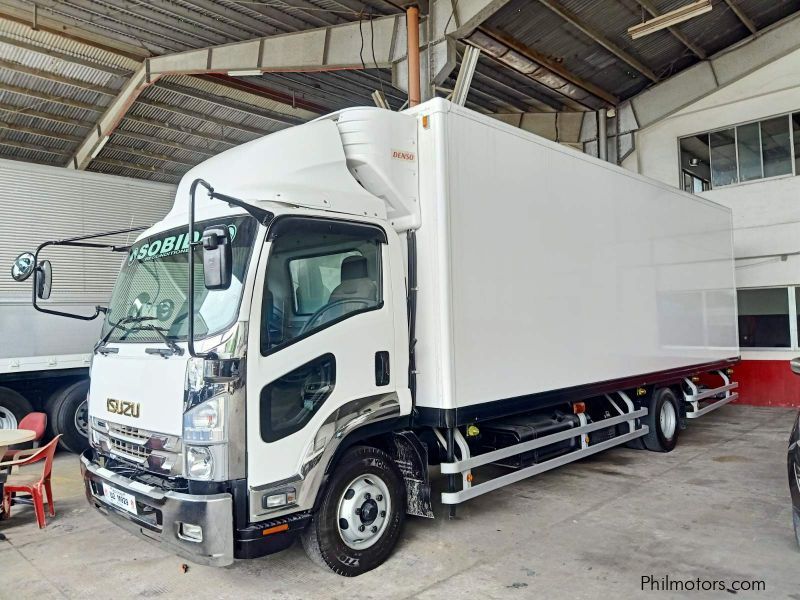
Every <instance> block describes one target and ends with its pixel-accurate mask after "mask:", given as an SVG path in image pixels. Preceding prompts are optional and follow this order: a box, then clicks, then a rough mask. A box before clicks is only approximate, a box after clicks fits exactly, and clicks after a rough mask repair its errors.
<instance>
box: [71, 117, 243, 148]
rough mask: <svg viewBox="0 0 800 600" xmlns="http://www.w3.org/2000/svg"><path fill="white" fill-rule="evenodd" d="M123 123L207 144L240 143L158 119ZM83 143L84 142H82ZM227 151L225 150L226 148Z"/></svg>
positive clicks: (131, 118)
mask: <svg viewBox="0 0 800 600" xmlns="http://www.w3.org/2000/svg"><path fill="white" fill-rule="evenodd" d="M124 120H125V121H129V122H131V123H139V124H140V125H149V126H150V127H158V128H159V129H164V130H166V131H172V132H173V133H180V134H183V135H191V136H193V137H196V138H199V139H201V140H205V141H207V142H211V143H214V144H225V145H226V146H228V147H231V146H238V145H239V144H241V143H242V142H241V141H240V140H234V139H229V138H226V137H223V136H216V135H211V134H208V133H201V132H199V131H197V130H196V129H191V128H189V127H179V126H177V125H174V124H172V123H167V122H166V121H159V120H158V119H149V118H147V117H139V116H136V115H125V117H124ZM84 142H85V140H84ZM226 150H227V148H226ZM219 152H221V150H220V151H217V152H216V154H219Z"/></svg>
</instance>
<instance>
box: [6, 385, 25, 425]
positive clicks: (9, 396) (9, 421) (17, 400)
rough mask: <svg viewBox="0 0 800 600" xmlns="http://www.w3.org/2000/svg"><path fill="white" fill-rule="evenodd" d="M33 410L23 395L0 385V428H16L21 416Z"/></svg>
mask: <svg viewBox="0 0 800 600" xmlns="http://www.w3.org/2000/svg"><path fill="white" fill-rule="evenodd" d="M31 411H33V406H31V403H30V402H28V401H27V400H26V399H25V396H23V395H22V394H19V393H17V392H15V391H14V390H11V389H9V388H4V387H0V429H17V427H18V426H19V422H20V421H21V420H22V417H24V416H25V415H27V414H28V413H29V412H31Z"/></svg>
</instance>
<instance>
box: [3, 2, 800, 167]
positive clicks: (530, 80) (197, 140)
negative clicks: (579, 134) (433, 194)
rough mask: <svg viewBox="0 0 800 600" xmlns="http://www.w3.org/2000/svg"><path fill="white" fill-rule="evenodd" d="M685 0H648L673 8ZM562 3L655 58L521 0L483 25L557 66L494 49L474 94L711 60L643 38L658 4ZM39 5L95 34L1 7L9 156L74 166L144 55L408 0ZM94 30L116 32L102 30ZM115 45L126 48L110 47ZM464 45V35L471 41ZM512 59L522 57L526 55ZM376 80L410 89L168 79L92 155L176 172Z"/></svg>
mask: <svg viewBox="0 0 800 600" xmlns="http://www.w3.org/2000/svg"><path fill="white" fill-rule="evenodd" d="M687 1H688V0H650V2H651V3H652V4H653V5H654V6H655V8H656V10H657V11H659V12H660V13H664V12H667V11H669V10H672V9H674V8H676V7H678V6H682V5H684V4H685V3H686V2H687ZM548 2H556V3H557V4H558V5H560V6H561V7H563V8H564V9H565V10H567V11H570V12H571V13H574V15H575V18H576V19H579V20H580V21H581V22H582V23H584V24H585V25H586V26H588V27H589V28H591V29H594V30H596V31H597V32H598V33H599V35H600V36H602V37H603V38H605V39H606V40H608V42H609V43H610V44H613V45H615V46H617V47H618V48H619V49H620V50H621V51H622V52H624V53H627V54H629V55H630V56H632V57H633V59H634V61H638V62H640V63H641V65H643V67H641V68H637V67H635V66H631V65H630V64H628V63H627V62H626V61H625V60H623V59H622V58H621V57H620V56H617V55H615V53H614V52H612V51H610V50H609V49H608V48H607V47H604V45H603V44H601V43H598V40H597V39H593V37H592V36H591V35H587V33H586V32H584V31H581V30H580V28H578V27H576V26H575V25H574V24H571V23H569V22H568V20H566V19H565V18H564V17H563V16H562V15H559V14H557V13H556V12H555V11H554V10H552V9H551V8H548V7H547V6H546V5H545V4H546V2H545V1H544V0H511V1H510V2H509V3H508V4H507V5H506V6H505V7H504V8H502V9H501V10H500V11H498V12H497V13H496V14H495V15H494V16H492V17H491V18H490V19H488V20H487V22H486V23H485V24H484V27H482V28H481V31H483V32H486V33H487V34H489V35H492V36H495V37H494V38H493V39H494V41H495V42H497V40H498V39H499V38H498V37H497V36H498V35H499V36H500V37H501V38H502V39H503V40H504V41H503V42H502V43H508V41H509V40H510V41H511V42H513V44H515V45H516V47H517V49H518V50H519V49H521V50H525V49H529V50H530V52H531V54H533V55H536V56H539V57H544V58H545V59H546V60H548V61H550V63H551V66H550V68H549V69H548V70H544V71H541V67H538V69H539V70H538V71H537V73H536V76H535V77H534V76H533V75H532V74H530V71H526V72H525V73H523V72H522V71H520V70H515V69H514V68H512V67H510V66H508V64H504V63H503V62H501V60H500V59H498V58H493V57H491V56H489V55H488V54H487V53H485V52H484V53H483V54H482V56H481V58H480V60H479V62H478V68H477V71H476V73H475V76H474V78H473V82H472V87H471V91H470V95H469V98H468V105H469V106H471V107H472V108H474V109H476V110H479V111H483V112H544V111H556V110H587V109H592V108H596V107H598V106H600V105H602V104H604V103H605V102H606V100H603V99H600V98H599V97H598V96H597V95H596V94H595V93H594V92H592V93H589V92H587V91H586V87H585V86H589V87H591V86H596V87H597V88H600V90H601V91H604V93H605V94H606V95H607V96H613V97H618V98H621V99H625V98H628V97H630V96H632V95H634V94H636V93H637V92H639V91H641V90H642V89H643V88H645V87H646V86H648V85H650V84H651V81H650V79H649V78H648V77H647V76H646V75H645V74H644V73H643V71H652V72H654V73H655V75H656V76H657V77H658V78H667V77H669V76H671V75H672V74H674V73H677V72H679V71H680V70H682V69H684V68H686V67H688V66H690V65H692V64H694V63H695V62H697V61H698V60H700V59H699V58H698V56H697V55H696V53H695V52H694V51H693V50H692V49H690V48H689V47H687V44H686V43H684V42H683V41H681V40H679V39H678V38H677V37H676V36H675V35H673V34H672V33H670V32H669V31H662V32H658V33H654V34H652V35H649V36H646V37H644V38H641V39H639V40H635V41H634V40H631V39H630V36H629V35H628V33H627V28H628V27H630V26H631V25H633V24H636V23H638V22H641V20H642V19H643V18H649V17H650V15H649V14H648V13H646V12H643V9H642V6H641V4H640V3H639V0H613V1H611V0H609V1H607V2H606V1H603V2H600V1H597V0H548ZM736 4H737V6H738V7H740V8H741V10H742V11H743V12H744V13H745V14H746V15H747V16H748V17H749V18H750V19H751V20H752V22H753V23H754V24H755V26H756V27H758V28H763V27H766V26H768V25H771V24H773V23H775V22H776V21H778V20H779V19H782V18H784V17H786V16H787V15H790V14H792V13H795V12H798V11H800V0H774V1H771V2H764V1H762V0H736ZM3 5H4V6H8V7H10V8H9V10H11V9H14V10H17V11H20V10H22V11H30V10H31V7H32V6H33V0H5V1H4V2H3ZM0 10H3V9H0ZM38 10H39V15H40V16H41V17H42V18H47V19H51V21H50V22H56V23H58V24H63V26H64V27H68V28H75V29H74V30H75V31H78V30H80V31H85V32H87V33H86V36H87V41H86V43H84V42H81V41H77V40H76V39H74V36H73V37H69V36H63V35H58V34H56V33H52V32H51V31H48V30H37V31H34V30H32V29H31V28H30V27H28V26H27V25H26V24H24V23H21V22H16V21H13V20H6V19H0V156H4V157H11V158H17V159H23V160H30V161H33V162H44V163H49V164H65V163H66V161H67V160H68V159H69V158H70V156H71V155H72V154H73V152H74V151H75V149H76V148H77V145H78V141H79V140H81V139H83V138H84V137H85V136H86V134H87V133H88V131H89V130H90V128H91V127H93V126H94V124H95V123H96V122H97V119H98V118H99V116H100V114H101V113H102V111H103V110H105V107H106V106H107V105H108V103H109V102H110V101H111V99H112V97H113V94H115V93H116V92H118V91H119V90H120V89H121V87H122V86H123V85H124V82H125V78H126V77H127V75H128V74H130V73H131V72H132V71H133V70H134V69H136V68H137V67H138V65H139V64H140V63H139V60H136V57H137V56H147V55H153V54H161V53H165V52H174V51H180V50H186V49H190V48H200V47H205V46H209V45H215V44H220V43H227V42H233V41H239V40H246V39H252V38H254V37H258V36H262V35H272V34H276V33H283V32H291V31H298V30H303V29H308V28H313V27H320V26H327V25H335V24H338V23H344V22H351V21H354V20H356V19H358V18H364V15H369V14H373V15H376V16H377V15H384V14H392V13H396V12H398V10H399V8H398V7H397V6H395V5H394V4H393V3H392V2H389V1H388V0H270V1H269V2H241V1H236V0H150V1H148V2H116V1H112V0H58V1H57V2H56V1H55V0H48V1H43V2H38ZM45 29H46V28H45ZM677 30H678V31H679V32H680V33H682V34H683V35H684V36H685V38H686V40H688V44H689V45H694V46H695V47H696V48H697V47H699V48H701V49H702V51H701V53H702V52H704V53H706V54H708V55H712V54H714V53H716V52H718V51H720V50H722V49H723V48H726V47H728V46H730V45H732V44H734V43H736V42H738V41H740V40H742V39H744V38H746V37H747V36H749V35H750V31H749V30H748V28H747V27H746V26H745V25H744V24H743V23H742V21H741V20H740V19H739V18H738V17H737V16H736V15H735V14H734V13H733V12H732V11H731V9H730V8H729V7H728V5H727V4H726V3H725V2H723V1H722V0H715V2H714V9H713V10H712V11H711V12H710V13H707V14H705V15H702V16H700V17H697V18H694V19H692V20H690V21H688V22H685V23H682V24H680V25H678V26H677ZM92 37H93V38H94V39H98V40H100V39H102V40H106V41H107V42H108V43H102V44H98V43H89V42H88V38H92ZM498 43H499V42H498ZM115 46H117V47H119V48H120V49H119V51H115V50H112V49H111V48H112V47H115ZM512 47H513V46H512ZM463 49H464V46H463V44H461V43H459V46H458V50H459V55H460V54H461V53H463ZM495 56H500V55H499V54H495ZM503 60H506V59H505V58H504V59H503ZM510 62H511V64H515V65H516V68H517V69H520V68H521V65H522V64H523V63H522V62H519V61H517V62H514V61H510ZM528 64H530V63H528ZM562 71H565V72H566V73H564V72H562ZM456 72H457V71H455V72H454V73H453V74H452V75H451V76H450V77H449V78H448V79H447V80H446V81H445V82H444V83H443V85H442V88H443V89H442V90H441V91H440V93H441V94H446V93H448V92H447V89H448V88H452V87H453V85H454V84H455V76H456ZM526 73H528V74H526ZM39 74H41V75H43V76H38V75H39ZM529 75H530V76H529ZM582 86H583V87H582ZM375 89H383V91H384V93H385V95H386V97H387V99H388V102H389V104H390V106H391V107H392V108H394V109H398V108H400V106H402V105H403V103H404V102H405V100H406V97H405V94H404V93H403V92H401V91H399V90H397V89H395V88H394V87H393V86H392V85H391V75H390V73H389V72H388V71H386V70H379V69H365V70H364V71H337V72H321V73H269V74H264V75H262V76H259V77H244V78H237V79H235V80H234V79H231V78H228V77H225V76H218V75H216V76H215V75H210V76H205V77H187V76H170V77H165V78H164V79H162V80H160V81H159V82H158V83H157V84H156V85H153V86H151V87H149V88H147V89H146V90H145V91H144V93H143V94H142V95H141V97H140V99H139V100H138V101H137V102H135V103H134V105H133V106H132V107H131V109H130V111H129V112H128V114H127V116H126V117H125V118H124V119H123V120H122V121H121V122H120V124H119V126H118V128H117V130H116V131H115V133H114V134H113V135H112V136H111V139H110V140H109V142H108V143H107V144H106V146H105V147H104V148H103V149H102V150H101V152H100V153H99V154H98V156H97V157H96V159H95V160H94V161H93V162H92V164H91V167H90V168H91V169H92V170H96V171H102V172H105V173H116V174H120V175H127V176H131V177H138V178H143V177H144V178H149V179H154V180H158V181H165V182H169V183H174V182H175V181H176V180H177V178H179V177H180V175H181V174H182V173H183V172H184V171H185V170H186V169H188V168H189V167H190V166H191V165H193V164H196V163H198V162H200V161H202V160H204V159H205V158H207V157H208V156H211V155H213V154H216V153H218V152H220V151H223V150H225V149H227V148H230V147H231V146H233V145H236V144H240V143H242V142H245V141H248V140H251V139H254V138H255V137H258V136H259V135H263V134H266V133H269V132H272V131H277V130H279V129H283V128H285V127H288V126H291V125H292V124H294V123H299V122H304V121H307V120H309V119H312V118H315V117H316V116H317V115H318V114H319V113H323V112H328V111H333V110H339V109H342V108H346V107H348V106H354V105H364V104H368V105H370V104H372V100H371V97H370V95H371V93H372V92H373V90H375ZM570 90H572V91H570ZM576 90H577V92H578V93H577V94H576V93H574V92H575V91H576ZM596 91H597V90H595V92H596Z"/></svg>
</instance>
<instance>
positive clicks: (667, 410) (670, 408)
mask: <svg viewBox="0 0 800 600" xmlns="http://www.w3.org/2000/svg"><path fill="white" fill-rule="evenodd" d="M658 423H659V426H660V427H661V433H662V434H663V435H664V437H665V438H667V439H668V440H671V439H672V438H673V436H674V435H675V430H676V429H677V427H678V415H677V414H676V413H675V405H674V404H672V402H668V401H665V402H664V403H663V404H662V405H661V414H659V415H658Z"/></svg>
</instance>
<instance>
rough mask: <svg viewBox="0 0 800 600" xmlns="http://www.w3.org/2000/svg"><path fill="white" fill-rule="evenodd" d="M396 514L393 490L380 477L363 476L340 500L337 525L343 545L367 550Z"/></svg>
mask: <svg viewBox="0 0 800 600" xmlns="http://www.w3.org/2000/svg"><path fill="white" fill-rule="evenodd" d="M391 513H392V500H391V497H390V496H389V487H388V486H387V485H386V483H385V482H384V481H383V479H381V478H380V477H378V476H377V475H373V474H369V475H359V476H358V477H356V478H355V479H353V481H351V482H350V484H349V485H348V486H347V487H346V488H345V489H344V492H343V493H342V497H341V498H339V509H338V511H337V525H338V527H339V535H340V536H341V538H342V541H343V542H344V543H345V544H346V545H347V546H349V547H350V548H353V549H354V550H364V549H366V548H369V547H370V546H372V545H373V544H375V543H376V542H377V541H378V540H379V539H380V538H381V536H382V535H383V532H384V531H385V530H386V527H387V525H388V524H389V517H390V515H391Z"/></svg>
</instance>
